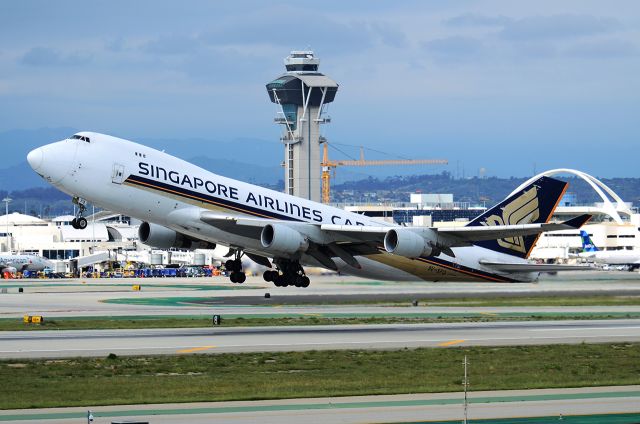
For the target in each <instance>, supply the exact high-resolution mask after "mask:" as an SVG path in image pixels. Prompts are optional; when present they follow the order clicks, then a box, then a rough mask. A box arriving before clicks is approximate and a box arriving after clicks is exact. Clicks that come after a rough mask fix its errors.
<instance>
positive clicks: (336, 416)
mask: <svg viewBox="0 0 640 424" xmlns="http://www.w3.org/2000/svg"><path fill="white" fill-rule="evenodd" d="M462 399H463V394H462V393H431V394H409V395H392V396H356V397H339V398H314V399H283V400H272V401H244V402H213V403H192V404H166V405H118V406H106V407H95V408H94V407H91V406H87V407H85V408H49V409H37V410H14V411H11V410H9V411H0V422H3V423H16V424H17V423H22V424H29V423H41V422H46V423H47V424H63V423H64V424H68V423H70V422H83V421H84V420H86V413H87V410H88V409H91V410H92V412H93V415H94V424H106V423H110V422H112V421H115V420H138V421H148V422H151V423H153V424H168V423H185V422H189V423H193V424H204V423H211V422H233V423H237V424H253V423H255V422H260V423H262V424H276V423H299V422H305V423H309V424H315V423H318V424H333V423H336V424H338V423H340V424H359V423H382V422H396V423H400V422H413V423H419V422H425V423H426V422H430V423H434V422H439V423H443V422H447V423H453V422H456V423H459V422H461V419H462V417H463V404H462ZM639 405H640V386H622V387H594V388H580V389H543V390H509V391H492V392H470V393H469V412H468V414H469V415H468V416H469V420H470V422H476V421H475V420H479V419H482V420H487V421H483V423H485V424H498V423H499V424H507V423H513V422H514V421H513V419H511V417H546V419H535V418H533V419H526V418H518V420H517V422H518V423H523V424H524V423H532V424H534V423H535V424H541V423H549V422H557V421H561V422H565V423H570V424H578V423H579V424H587V423H588V424H600V423H603V422H615V423H618V424H631V423H637V422H638V420H640V414H638V412H640V406H639ZM593 414H614V415H606V416H605V415H595V416H594V415H593ZM589 415H592V416H589ZM453 420H455V421H453Z"/></svg>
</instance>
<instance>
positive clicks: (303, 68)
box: [286, 64, 318, 72]
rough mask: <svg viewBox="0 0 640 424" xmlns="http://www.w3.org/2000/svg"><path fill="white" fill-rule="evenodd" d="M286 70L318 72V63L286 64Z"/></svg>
mask: <svg viewBox="0 0 640 424" xmlns="http://www.w3.org/2000/svg"><path fill="white" fill-rule="evenodd" d="M286 68H287V72H296V71H298V72H301V71H306V72H318V65H309V64H306V65H304V64H296V65H286Z"/></svg>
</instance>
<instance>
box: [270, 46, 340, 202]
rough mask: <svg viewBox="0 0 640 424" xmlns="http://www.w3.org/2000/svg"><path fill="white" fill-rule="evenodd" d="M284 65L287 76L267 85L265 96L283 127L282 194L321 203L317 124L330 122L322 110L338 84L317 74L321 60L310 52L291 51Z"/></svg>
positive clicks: (318, 130)
mask: <svg viewBox="0 0 640 424" xmlns="http://www.w3.org/2000/svg"><path fill="white" fill-rule="evenodd" d="M284 64H285V67H286V70H287V72H286V73H285V74H283V75H281V76H280V77H278V78H276V79H275V80H273V81H271V82H270V83H269V84H267V92H268V93H269V98H270V99H271V101H272V102H273V103H275V104H276V105H278V115H277V116H276V118H275V122H276V123H278V124H282V125H283V132H282V137H281V138H280V140H281V141H282V142H283V143H284V147H285V149H284V151H285V157H284V169H285V178H284V185H285V192H286V193H288V194H292V195H294V196H298V197H302V198H305V199H310V200H314V201H316V202H320V200H321V199H320V197H321V196H320V193H321V180H320V162H321V156H320V151H321V149H320V144H321V143H323V142H324V138H323V137H322V136H321V135H320V124H326V123H329V122H331V118H330V117H328V116H327V115H326V114H325V106H326V105H327V104H329V103H331V102H332V101H333V99H334V98H335V97H336V93H337V92H338V84H337V83H336V82H335V81H333V80H332V79H331V78H329V77H327V76H326V75H323V74H321V73H320V72H318V65H319V64H320V59H318V58H317V57H315V56H314V55H313V52H312V51H292V52H291V54H290V55H289V56H288V57H287V58H285V60H284Z"/></svg>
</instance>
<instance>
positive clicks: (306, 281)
mask: <svg viewBox="0 0 640 424" xmlns="http://www.w3.org/2000/svg"><path fill="white" fill-rule="evenodd" d="M310 283H311V280H309V277H307V276H306V275H303V276H302V284H301V285H300V287H309V284H310Z"/></svg>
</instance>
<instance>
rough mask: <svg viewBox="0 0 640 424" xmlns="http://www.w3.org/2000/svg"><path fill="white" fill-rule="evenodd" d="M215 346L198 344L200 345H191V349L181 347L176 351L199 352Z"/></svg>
mask: <svg viewBox="0 0 640 424" xmlns="http://www.w3.org/2000/svg"><path fill="white" fill-rule="evenodd" d="M214 348H215V346H200V347H192V348H191V349H182V350H179V351H178V353H192V352H201V351H203V350H209V349H214Z"/></svg>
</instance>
